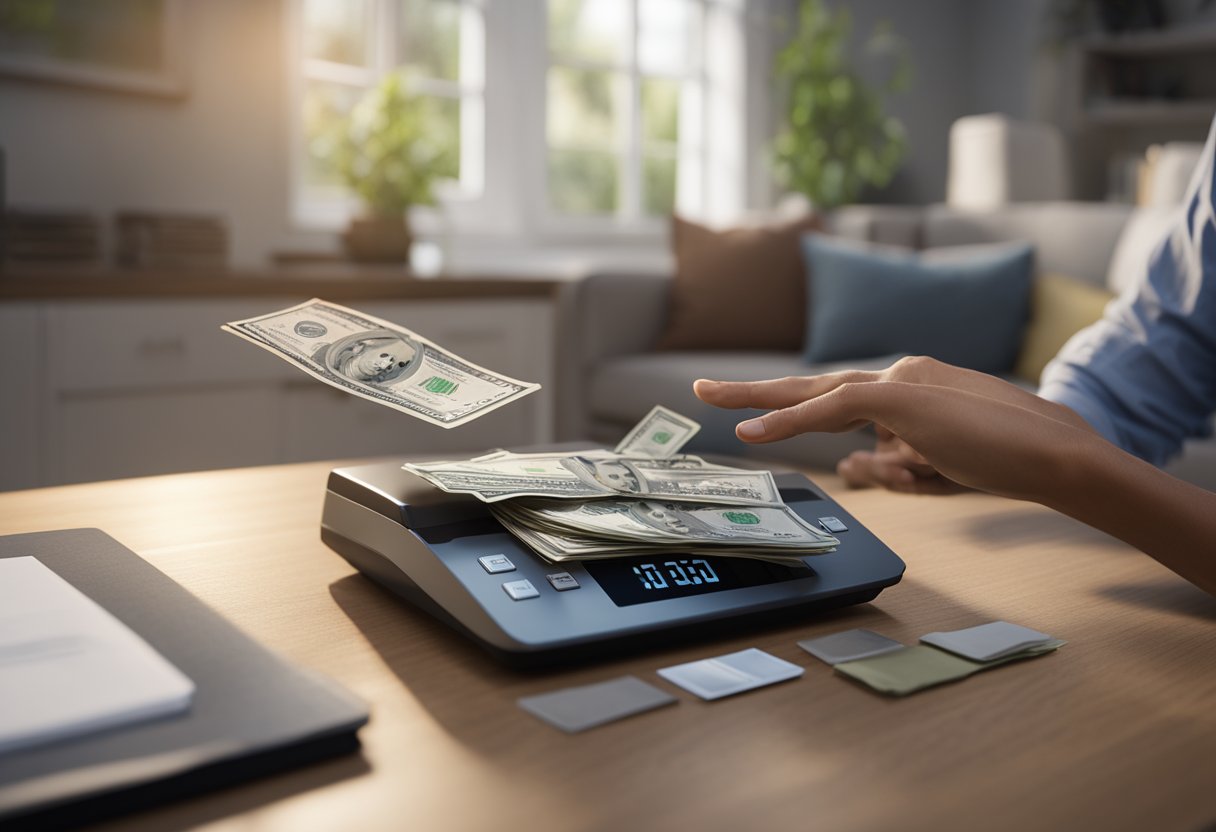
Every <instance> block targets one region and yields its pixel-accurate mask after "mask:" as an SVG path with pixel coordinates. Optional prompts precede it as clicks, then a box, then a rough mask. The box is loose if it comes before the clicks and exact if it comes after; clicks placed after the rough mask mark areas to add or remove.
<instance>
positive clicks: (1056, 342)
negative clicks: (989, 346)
mask: <svg viewBox="0 0 1216 832" xmlns="http://www.w3.org/2000/svg"><path fill="white" fill-rule="evenodd" d="M1113 297H1114V295H1112V294H1111V293H1110V292H1108V291H1107V290H1106V289H1102V288H1099V287H1098V286H1091V285H1089V284H1088V283H1086V282H1085V281H1082V280H1076V279H1074V278H1071V277H1065V276H1064V275H1059V274H1042V275H1039V276H1038V277H1036V278H1035V281H1034V291H1033V293H1032V296H1031V303H1030V323H1029V324H1027V326H1026V333H1025V336H1024V337H1023V338H1022V351H1021V352H1020V353H1018V362H1017V364H1016V365H1014V368H1013V374H1014V375H1015V376H1018V377H1019V378H1021V379H1024V380H1026V381H1031V382H1035V383H1038V380H1039V376H1041V375H1042V374H1043V368H1044V367H1046V366H1047V363H1048V362H1049V361H1051V359H1053V358H1055V356H1056V353H1058V352H1059V351H1060V348H1061V347H1063V346H1064V344H1065V343H1066V342H1067V341H1068V339H1069V338H1071V337H1072V336H1073V335H1075V334H1076V333H1078V332H1080V331H1081V330H1082V329H1084V328H1085V327H1087V326H1089V325H1090V324H1092V323H1093V322H1094V321H1096V320H1098V319H1099V318H1101V317H1102V312H1103V311H1104V310H1105V309H1106V304H1107V303H1109V302H1110V301H1111V299H1112V298H1113Z"/></svg>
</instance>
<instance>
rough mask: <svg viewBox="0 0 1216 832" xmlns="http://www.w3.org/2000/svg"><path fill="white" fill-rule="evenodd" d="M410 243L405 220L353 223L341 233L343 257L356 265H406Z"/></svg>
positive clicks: (391, 218) (394, 218)
mask: <svg viewBox="0 0 1216 832" xmlns="http://www.w3.org/2000/svg"><path fill="white" fill-rule="evenodd" d="M413 241H414V235H412V234H411V233H410V226H409V222H408V220H407V219H406V218H405V217H404V216H401V217H367V218H363V219H353V220H351V221H350V225H349V226H348V227H347V229H346V231H344V232H342V247H343V248H345V249H346V256H347V257H349V258H350V259H351V260H354V261H356V262H358V263H405V262H407V261H408V260H409V259H410V244H411V243H412V242H413Z"/></svg>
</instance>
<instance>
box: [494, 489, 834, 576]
mask: <svg viewBox="0 0 1216 832" xmlns="http://www.w3.org/2000/svg"><path fill="white" fill-rule="evenodd" d="M511 505H512V504H511V503H494V504H492V505H491V506H490V511H491V512H493V514H494V516H495V517H496V518H497V519H498V521H499V523H501V524H502V526H503V527H504V528H505V529H507V530H508V531H509V532H511V533H512V534H513V535H515V536H516V537H518V538H519V539H520V540H521V541H523V542H524V543H525V544H526V545H527V546H528V547H529V548H530V549H532V550H533V551H534V552H536V553H537V554H539V555H540V556H541V557H543V558H544V559H545V560H548V561H550V562H552V563H561V562H563V561H572V560H605V559H609V558H620V557H632V556H635V555H660V556H670V555H671V554H672V553H679V554H680V555H682V556H684V555H713V556H716V557H738V558H749V559H753V560H765V561H771V562H773V563H780V564H785V565H790V566H796V565H805V562H804V561H803V560H802V559H803V557H805V556H807V555H818V554H822V553H824V552H828V551H831V549H832V548H833V547H832V546H830V545H816V546H813V547H811V546H808V547H806V548H796V547H793V546H786V547H774V546H765V545H762V544H756V543H745V542H735V543H726V542H722V541H715V542H708V541H698V540H666V541H662V540H648V539H645V538H639V539H637V540H611V539H603V538H599V537H596V536H594V535H590V534H586V535H582V534H577V533H574V532H568V531H556V530H552V529H538V528H534V527H532V526H531V525H529V523H528V522H527V521H526V520H525V519H523V518H522V517H521V516H520V515H519V513H517V512H515V511H512V510H510V507H511Z"/></svg>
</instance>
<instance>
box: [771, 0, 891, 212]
mask: <svg viewBox="0 0 1216 832" xmlns="http://www.w3.org/2000/svg"><path fill="white" fill-rule="evenodd" d="M851 25H852V23H851V19H850V17H849V12H848V9H844V8H842V9H839V10H837V11H836V12H835V13H833V12H830V11H829V10H828V9H826V8H825V7H824V5H823V3H822V2H821V0H803V2H802V5H801V7H800V10H799V14H798V22H797V30H796V31H795V32H794V35H793V37H792V38H791V39H790V41H789V43H788V44H787V45H786V46H785V47H784V48H782V50H781V51H780V52H778V53H777V56H776V61H775V71H776V76H777V81H778V84H779V86H780V87H781V90H782V92H783V94H784V97H785V108H784V110H785V111H784V118H783V123H782V125H781V127H780V129H779V131H778V133H777V136H776V140H775V141H774V144H773V163H774V167H775V169H776V173H777V176H778V179H779V180H780V181H781V183H782V184H783V185H784V186H786V187H787V188H789V189H790V190H792V191H796V192H798V193H802V194H805V195H806V196H807V197H808V198H809V199H810V200H811V203H812V204H813V205H814V206H815V207H816V208H819V209H831V208H835V207H837V206H839V205H844V204H847V203H850V202H855V201H856V200H857V198H858V196H860V194H861V191H862V189H863V188H864V187H865V186H867V185H872V186H876V187H882V186H883V185H886V184H887V183H888V182H890V181H891V177H893V176H894V175H895V172H896V170H898V168H899V163H900V162H901V161H902V160H903V157H904V152H905V149H906V142H905V138H904V127H903V124H902V123H901V122H900V121H899V119H896V118H894V117H892V116H888V115H886V114H884V112H883V106H882V104H883V98H884V96H885V95H887V94H889V93H893V92H897V91H899V90H902V89H905V88H906V87H907V85H908V83H909V80H910V78H911V68H910V66H909V62H908V59H907V52H906V49H905V48H904V47H903V44H902V43H901V42H900V41H899V40H898V39H897V38H896V37H895V36H894V34H893V33H892V32H891V30H890V27H889V26H887V25H885V24H880V25H879V26H878V27H876V28H875V30H874V32H873V33H872V34H871V36H870V38H869V39H868V41H867V44H866V53H867V55H869V56H872V57H873V58H875V59H878V60H881V61H883V62H884V63H885V64H886V68H887V70H888V73H887V74H888V77H887V80H886V82H885V83H884V84H882V85H881V86H880V87H879V88H874V87H871V86H869V85H867V84H866V83H865V82H864V81H863V80H862V79H861V78H860V77H859V76H858V75H857V74H856V73H855V72H854V71H853V70H852V68H851V67H850V66H849V64H848V61H847V59H846V57H845V54H844V51H845V47H846V46H847V44H848V39H849V30H850V28H851Z"/></svg>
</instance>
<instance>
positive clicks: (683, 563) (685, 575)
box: [633, 558, 722, 589]
mask: <svg viewBox="0 0 1216 832" xmlns="http://www.w3.org/2000/svg"><path fill="white" fill-rule="evenodd" d="M633 574H635V575H637V576H638V580H639V581H641V582H642V588H643V589H667V588H668V587H671V586H698V585H700V584H716V583H718V582H719V581H721V580H722V579H721V578H719V577H718V573H717V572H715V571H714V568H713V567H712V566H710V565H709V561H707V560H705V559H704V558H697V559H695V560H665V561H663V562H662V563H657V564H656V563H640V564H638V565H637V566H635V567H633Z"/></svg>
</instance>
